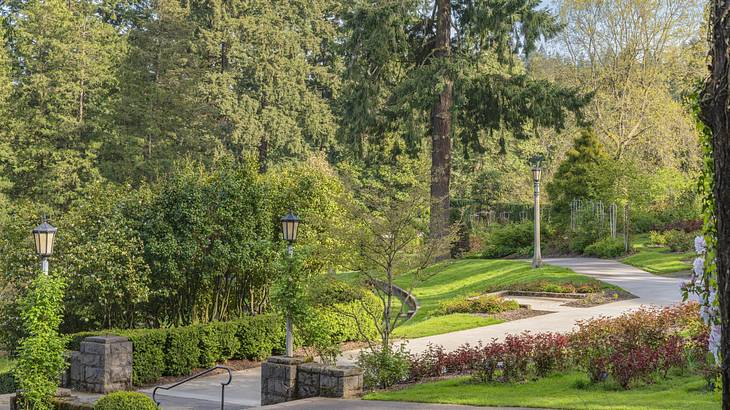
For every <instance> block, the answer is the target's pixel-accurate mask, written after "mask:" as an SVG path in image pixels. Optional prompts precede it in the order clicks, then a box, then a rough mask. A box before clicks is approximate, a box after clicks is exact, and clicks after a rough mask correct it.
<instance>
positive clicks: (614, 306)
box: [346, 257, 684, 358]
mask: <svg viewBox="0 0 730 410" xmlns="http://www.w3.org/2000/svg"><path fill="white" fill-rule="evenodd" d="M544 262H545V263H547V264H551V265H557V266H562V267H566V268H569V269H572V270H574V271H575V272H577V273H581V274H584V275H588V276H591V277H594V278H596V279H599V280H601V281H604V282H606V283H610V284H613V285H616V286H619V287H621V288H623V289H625V290H626V291H628V292H630V293H632V294H633V295H635V296H637V298H635V299H629V300H622V301H618V302H613V303H607V304H604V305H600V306H593V307H585V308H582V307H581V308H569V309H561V310H559V311H557V312H555V313H551V314H547V315H542V316H535V317H531V318H527V319H521V320H515V321H511V322H505V323H501V324H497V325H491V326H486V327H480V328H474V329H468V330H462V331H458V332H453V333H447V334H442V335H436V336H428V337H422V338H418V339H411V340H410V341H408V344H407V346H408V349H409V350H410V351H411V352H413V353H417V352H421V351H423V350H425V349H426V347H427V346H428V345H429V344H435V345H441V346H443V347H444V348H446V350H447V351H448V350H453V349H456V348H458V347H459V346H461V345H463V344H464V343H470V344H475V343H478V342H479V341H489V340H491V339H492V338H496V339H501V338H503V337H504V336H505V335H508V334H513V333H521V332H523V331H525V330H529V331H532V332H546V331H550V332H565V331H570V330H571V329H573V328H574V327H575V322H576V321H577V320H584V319H590V318H592V317H596V316H601V315H604V316H616V315H620V314H621V313H623V312H626V311H629V310H632V309H637V308H639V307H640V306H642V305H644V306H648V305H654V306H670V305H672V304H675V303H678V302H681V301H682V293H681V291H680V285H681V283H682V282H683V281H684V279H681V278H669V277H662V276H658V275H653V274H651V273H648V272H645V271H643V270H641V269H638V268H635V267H633V266H629V265H626V264H623V263H621V262H618V261H615V260H609V259H596V258H583V257H579V258H550V259H545V260H544ZM348 353H350V352H348ZM346 356H349V357H352V356H351V355H349V354H348V355H346ZM349 357H348V358H349Z"/></svg>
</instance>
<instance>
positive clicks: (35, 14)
mask: <svg viewBox="0 0 730 410" xmlns="http://www.w3.org/2000/svg"><path fill="white" fill-rule="evenodd" d="M15 5H16V7H17V8H18V9H17V13H15V14H14V17H15V19H14V21H13V24H11V25H9V27H10V30H9V36H10V44H11V51H12V58H13V60H14V61H16V62H17V64H18V66H17V69H16V70H14V71H13V72H14V78H13V81H14V83H15V87H14V88H15V89H14V92H13V110H12V115H13V117H14V118H15V119H16V121H17V127H15V129H14V131H13V137H12V138H10V146H11V149H12V150H13V152H14V154H15V155H16V157H17V158H16V160H15V162H14V163H13V164H12V166H11V167H10V169H9V174H10V175H11V177H12V179H13V181H14V186H13V190H12V194H13V195H14V196H17V197H29V198H33V199H38V200H42V201H47V202H50V203H52V204H54V205H57V206H64V205H66V204H68V203H69V201H70V200H71V199H72V198H73V196H74V195H75V194H76V192H78V190H79V189H80V188H82V187H83V185H84V184H85V183H86V182H88V181H91V180H94V179H96V178H98V172H97V170H96V155H97V153H98V148H99V145H100V143H101V140H102V139H103V138H104V135H105V132H106V131H107V130H108V128H109V127H108V126H107V121H108V116H109V115H110V113H109V107H110V104H109V102H110V98H111V93H112V92H113V90H114V88H115V77H114V70H113V68H114V67H115V66H116V65H117V63H116V60H115V59H116V56H117V55H118V53H117V50H116V46H117V44H118V43H117V40H118V38H117V35H116V33H115V31H114V30H113V29H112V28H111V27H110V26H108V25H105V24H103V23H102V22H101V21H100V20H99V19H98V17H97V16H96V14H95V9H94V6H93V2H90V1H87V0H74V1H66V0H45V1H41V0H29V1H25V2H16V4H15Z"/></svg>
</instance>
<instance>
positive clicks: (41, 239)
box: [33, 216, 58, 275]
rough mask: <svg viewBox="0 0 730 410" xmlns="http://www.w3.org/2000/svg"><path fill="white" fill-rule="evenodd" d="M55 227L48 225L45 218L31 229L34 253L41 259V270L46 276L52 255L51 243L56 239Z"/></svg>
mask: <svg viewBox="0 0 730 410" xmlns="http://www.w3.org/2000/svg"><path fill="white" fill-rule="evenodd" d="M56 231H58V229H56V227H54V226H53V225H51V224H49V223H48V221H47V220H46V217H45V216H44V217H43V221H42V222H41V224H40V225H38V226H36V227H35V229H33V239H34V240H35V251H36V253H37V254H38V256H40V258H41V270H42V271H43V273H44V274H46V275H48V258H49V257H50V256H51V255H53V241H54V239H56Z"/></svg>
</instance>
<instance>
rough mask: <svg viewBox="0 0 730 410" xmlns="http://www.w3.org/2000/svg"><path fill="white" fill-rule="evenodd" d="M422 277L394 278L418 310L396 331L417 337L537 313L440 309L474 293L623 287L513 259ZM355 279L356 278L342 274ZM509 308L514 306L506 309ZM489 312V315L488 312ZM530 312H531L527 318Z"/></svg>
mask: <svg viewBox="0 0 730 410" xmlns="http://www.w3.org/2000/svg"><path fill="white" fill-rule="evenodd" d="M422 275H424V276H425V277H426V279H425V280H423V281H418V280H414V277H413V276H412V275H411V274H406V275H402V276H399V277H398V278H396V283H397V284H398V285H399V286H401V287H402V288H404V289H407V290H408V289H411V287H412V285H411V284H412V283H415V286H414V287H413V288H412V289H411V293H412V294H413V295H414V296H415V297H416V298H417V299H418V303H419V304H420V309H419V310H418V312H417V313H416V315H415V316H414V317H413V318H412V319H411V320H409V321H407V322H405V323H403V324H401V325H400V326H399V327H398V328H397V329H396V331H395V335H396V336H398V337H405V338H413V337H423V336H431V335H436V334H443V333H449V332H453V331H458V330H465V329H471V328H475V327H482V326H488V325H493V324H498V323H503V322H504V321H505V320H515V319H518V318H522V317H529V315H534V314H536V313H537V312H532V313H525V314H524V315H523V316H516V315H514V314H504V315H501V316H500V315H499V314H498V313H499V312H477V313H479V314H477V313H466V312H453V313H447V312H444V311H443V310H442V306H443V303H445V302H448V301H454V300H459V299H463V300H465V299H467V298H470V297H479V296H480V295H484V294H486V293H491V292H495V291H503V290H510V291H515V292H518V291H529V292H555V293H561V294H569V293H577V292H583V293H585V294H591V293H598V292H602V291H617V292H621V290H620V289H619V288H617V287H615V286H612V285H609V284H606V283H603V282H601V281H598V280H596V279H593V278H591V277H589V276H585V275H581V274H578V273H575V272H573V271H572V270H570V269H566V268H561V267H557V266H551V265H546V266H543V267H541V268H539V269H532V267H531V266H530V264H529V263H528V262H524V261H514V260H486V259H463V260H458V261H454V262H447V263H442V264H438V265H435V266H432V267H430V268H428V269H427V271H426V272H425V273H423V274H422ZM341 277H342V278H343V279H345V280H353V279H352V276H350V275H348V274H345V275H342V276H341ZM505 310H510V309H505ZM484 313H487V315H484ZM525 315H527V316H525Z"/></svg>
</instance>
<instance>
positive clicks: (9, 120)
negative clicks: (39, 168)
mask: <svg viewBox="0 0 730 410" xmlns="http://www.w3.org/2000/svg"><path fill="white" fill-rule="evenodd" d="M6 41H7V38H6V35H5V28H4V26H3V25H0V118H1V119H2V121H0V203H1V202H2V197H3V195H4V193H6V192H8V191H10V190H11V189H12V181H11V180H10V179H9V178H8V177H7V175H9V168H12V164H13V163H14V162H15V155H14V153H13V150H12V147H11V145H10V136H11V133H12V129H13V127H14V126H15V121H14V120H13V117H12V116H11V115H10V97H11V94H12V91H13V87H12V84H13V83H12V79H11V73H10V69H11V65H10V57H9V55H8V48H7V43H6Z"/></svg>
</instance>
